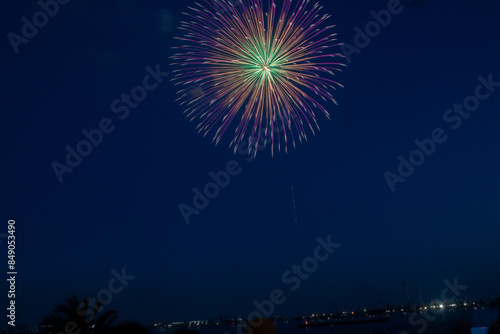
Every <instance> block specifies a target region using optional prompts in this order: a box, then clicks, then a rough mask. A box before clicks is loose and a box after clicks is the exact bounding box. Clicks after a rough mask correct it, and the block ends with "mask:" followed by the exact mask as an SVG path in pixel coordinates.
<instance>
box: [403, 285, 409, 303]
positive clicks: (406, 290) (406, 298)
mask: <svg viewBox="0 0 500 334" xmlns="http://www.w3.org/2000/svg"><path fill="white" fill-rule="evenodd" d="M402 285H403V294H404V296H405V306H408V305H409V304H410V296H409V294H408V287H407V286H406V282H403V283H402Z"/></svg>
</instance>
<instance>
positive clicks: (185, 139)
mask: <svg viewBox="0 0 500 334" xmlns="http://www.w3.org/2000/svg"><path fill="white" fill-rule="evenodd" d="M61 2H63V1H61ZM391 2H393V1H386V0H369V1H368V0H366V1H365V0H362V1H361V0H360V1H347V0H340V1H321V3H322V5H323V6H324V9H323V11H324V12H328V13H330V14H332V18H331V19H330V22H331V23H332V24H335V25H336V28H335V29H336V31H337V32H338V34H339V39H340V40H341V41H343V42H344V43H347V44H346V50H350V51H351V52H350V54H349V57H350V63H349V66H348V67H347V68H346V69H345V70H344V71H343V72H342V73H340V74H338V75H337V79H338V80H339V81H340V82H341V83H342V84H343V85H344V86H345V88H341V89H338V90H336V91H335V92H334V95H335V97H336V99H337V101H338V103H339V106H338V107H337V106H335V105H334V104H332V103H330V104H326V107H327V108H328V110H329V111H330V113H331V115H332V120H331V121H328V120H327V118H326V117H324V116H323V115H318V119H319V124H320V127H321V132H319V133H317V135H316V136H310V137H309V140H308V142H306V143H302V144H300V145H298V146H297V148H295V149H289V151H288V153H287V154H285V153H284V152H279V153H277V154H275V155H274V157H271V154H270V150H268V149H265V150H263V151H261V152H259V154H258V155H257V158H256V159H255V160H253V161H247V157H246V156H243V155H240V154H236V155H234V154H233V152H232V150H230V149H228V142H223V143H222V144H221V145H218V146H214V145H213V144H212V142H211V139H210V138H208V137H206V138H203V137H202V136H201V135H198V134H197V133H196V130H195V124H194V123H189V122H188V121H187V120H186V118H185V116H184V115H183V112H182V111H183V109H182V108H181V107H180V106H179V105H178V103H177V102H176V101H175V99H176V90H177V88H176V87H174V85H173V84H172V82H170V81H169V80H170V78H171V77H170V76H167V74H165V73H166V72H170V71H172V69H173V67H172V66H170V59H169V57H170V56H171V55H172V54H173V53H174V51H173V50H172V49H171V47H172V46H174V45H179V42H178V41H176V40H175V39H174V37H175V36H180V35H181V32H180V31H179V30H177V29H176V27H177V26H178V25H179V24H180V21H181V20H183V19H185V18H184V15H182V12H183V11H186V7H187V6H189V5H192V4H193V3H194V1H190V0H184V1H139V0H122V1H119V0H110V1H104V2H101V1H84V0H72V1H68V3H67V4H64V5H60V8H59V12H58V13H57V14H55V15H54V17H53V18H50V19H49V22H48V24H47V25H46V26H44V27H41V28H39V31H38V32H37V33H36V34H34V36H33V37H32V38H30V39H27V40H26V41H25V42H26V43H20V44H19V43H18V45H17V48H18V53H16V52H15V50H14V49H15V47H13V46H12V43H11V42H10V41H9V33H10V32H13V33H15V34H18V35H20V34H21V29H22V26H23V24H24V23H23V21H22V20H21V18H22V17H27V18H28V19H29V20H32V17H33V14H34V13H36V12H37V11H39V10H40V5H39V4H37V2H36V1H4V2H3V3H2V4H1V5H0V16H1V17H0V32H2V33H3V36H4V37H3V42H2V43H1V44H0V45H1V57H0V67H1V75H0V84H1V87H2V89H1V90H0V96H1V101H2V102H1V105H2V110H3V111H2V112H1V113H0V126H1V131H0V136H1V138H0V143H1V156H2V159H3V161H2V163H1V164H0V173H1V174H0V176H1V178H0V180H1V184H0V189H1V191H0V203H1V204H0V205H1V209H2V210H1V221H0V222H1V224H2V225H1V226H0V232H1V233H6V231H7V221H8V220H9V219H15V221H16V227H17V229H16V263H17V271H18V276H17V284H16V289H17V291H16V305H17V312H18V313H17V321H18V322H19V323H21V322H22V321H26V322H27V323H36V322H37V321H39V320H40V319H41V318H42V317H43V316H44V315H46V314H48V313H49V312H50V311H51V310H52V307H53V305H54V304H56V303H60V302H61V301H62V300H63V299H64V297H67V296H69V295H70V294H72V293H73V292H76V293H77V295H78V296H84V295H85V294H90V295H91V296H95V295H96V294H97V293H98V292H99V291H100V290H101V289H105V288H108V283H109V282H110V279H112V278H113V274H112V270H115V271H117V272H121V271H122V268H125V271H126V274H127V275H130V276H135V278H134V279H132V280H130V281H126V283H127V284H128V285H127V286H126V287H124V289H123V290H122V291H121V292H119V293H116V294H114V295H113V296H112V298H113V299H112V301H111V302H110V304H109V305H108V306H107V307H109V308H112V309H116V310H118V313H119V314H120V318H119V319H121V320H124V319H134V320H139V321H142V320H144V319H146V318H147V319H148V320H163V319H165V320H176V319H178V320H187V319H195V318H207V317H212V316H217V315H219V314H220V313H221V312H223V313H225V314H240V315H247V314H248V313H249V312H251V311H253V310H255V306H254V305H253V301H254V300H257V301H262V300H264V299H269V295H270V293H271V291H273V290H274V289H281V290H282V291H283V292H284V295H285V297H286V301H285V302H284V303H283V304H282V305H279V306H276V307H277V308H276V314H289V315H293V314H296V313H297V312H316V311H323V310H325V311H329V310H334V309H335V307H336V305H337V306H338V307H339V308H344V307H356V306H370V305H375V304H377V302H382V303H402V302H403V293H402V290H401V282H402V281H407V282H408V284H409V287H410V294H412V295H414V292H413V285H414V284H415V283H419V284H420V286H421V288H422V294H423V298H424V300H425V301H430V300H431V299H433V298H439V295H440V292H441V291H442V290H443V288H444V287H445V285H444V283H443V281H444V280H445V279H448V280H450V281H453V279H454V278H455V277H457V279H458V282H459V283H460V284H463V285H467V289H466V290H465V291H464V292H463V294H462V295H461V297H480V296H491V295H496V294H500V287H499V285H498V282H499V281H500V270H499V268H500V266H499V263H500V242H499V236H500V225H499V221H500V176H499V173H498V171H499V170H500V158H499V152H500V140H499V139H500V137H499V131H498V124H500V63H499V61H498V60H499V59H500V46H499V41H500V20H498V14H499V12H500V4H499V3H498V1H494V0H475V1H472V0H459V1H451V0H442V1H430V0H429V1H415V0H414V1H405V0H401V4H400V7H398V8H399V10H400V12H399V13H398V14H394V15H392V18H391V22H390V23H389V24H388V25H387V26H386V27H383V28H381V31H380V33H379V34H377V35H376V36H374V37H373V38H371V40H370V42H369V43H365V44H368V45H360V44H359V43H360V42H362V41H360V40H357V39H356V38H355V37H356V34H357V33H356V30H355V28H356V27H358V29H360V30H362V31H364V30H365V25H366V24H367V23H368V22H370V21H372V20H374V17H373V16H372V14H370V12H371V11H375V12H379V11H380V10H383V9H387V6H388V3H391ZM10 36H11V39H12V35H10ZM365 42H366V41H365ZM356 43H358V46H362V47H358V48H357V49H354V48H355V47H356ZM339 52H340V49H339ZM147 68H148V69H147ZM157 70H158V71H160V72H162V73H164V74H161V75H160V74H157V81H156V83H158V85H156V84H155V80H154V79H153V78H151V80H150V81H148V82H147V84H149V85H150V86H153V85H154V86H155V88H152V90H150V91H148V92H147V97H146V98H145V99H144V101H142V102H140V103H138V104H137V105H134V107H125V106H126V104H124V103H122V102H120V103H119V104H115V109H116V108H118V107H122V109H121V112H116V113H115V112H114V110H113V108H112V104H113V102H114V101H115V100H116V99H120V96H121V94H130V93H131V90H132V89H133V88H134V87H136V86H138V85H142V84H143V79H144V77H145V76H146V75H147V74H148V73H150V72H154V71H157ZM479 77H482V79H479ZM488 81H489V83H487V82H488ZM480 85H481V86H482V87H479V86H480ZM478 87H479V88H478ZM476 96H477V97H479V98H477V97H476ZM476 102H477V103H478V105H475V103H476ZM463 103H466V104H468V105H466V106H465V107H467V108H468V109H465V107H464V108H463V109H462V110H461V111H460V110H459V109H454V108H460V106H458V105H459V104H463ZM454 104H456V105H457V106H456V107H454ZM125 109H128V111H125ZM448 109H451V110H450V111H448ZM469 109H471V110H473V111H471V112H468V111H467V110H469ZM115 111H116V110H115ZM120 117H121V118H120ZM98 127H101V128H102V129H104V130H105V131H107V132H108V133H104V134H103V136H102V139H101V138H99V136H96V137H94V140H95V141H96V143H98V145H97V146H95V145H93V146H92V152H91V153H90V154H88V156H86V157H83V158H82V161H73V164H74V165H75V166H74V167H73V168H72V172H71V173H69V172H67V173H63V174H62V176H61V177H62V182H60V180H59V179H58V177H57V175H56V173H55V172H54V170H53V163H54V161H57V162H59V163H61V164H66V162H65V159H66V155H67V150H66V147H67V146H69V147H70V148H72V149H76V147H77V145H78V143H79V142H80V141H82V140H84V139H85V135H84V134H83V133H82V131H83V130H86V131H89V132H90V131H92V130H93V129H96V128H98ZM439 129H441V130H439ZM433 133H434V135H435V140H437V141H441V142H440V143H439V142H438V143H436V142H434V144H432V145H431V144H429V140H428V139H429V138H432V136H433ZM415 140H418V141H420V142H424V143H427V150H428V153H429V152H431V154H429V155H424V154H419V153H413V154H412V152H413V151H414V150H416V149H418V146H417V144H416V143H415ZM433 146H434V147H433ZM83 149H85V148H83ZM399 156H401V158H399ZM422 157H423V158H424V159H425V161H423V162H422V161H421V160H422ZM410 158H411V159H412V160H413V161H414V162H416V163H417V164H419V166H417V167H411V168H409V167H408V165H407V164H408V163H409V162H401V161H402V160H401V159H404V161H408V160H409V159H410ZM419 159H420V160H419ZM232 161H233V162H232ZM228 163H229V164H230V165H231V166H232V167H234V168H235V170H237V171H238V172H237V173H236V172H235V173H234V174H235V175H233V176H231V179H230V181H229V184H228V185H227V186H226V187H225V188H223V189H220V190H219V194H218V196H216V197H215V198H213V199H210V201H209V203H208V205H206V207H205V208H203V209H200V210H198V211H199V212H198V214H197V215H191V216H190V217H189V220H190V224H189V225H187V224H186V222H185V220H184V218H183V216H182V215H181V213H180V211H179V205H180V204H181V203H184V204H186V205H189V206H193V196H194V193H193V188H196V189H199V190H202V189H203V187H204V186H205V185H206V184H207V183H208V182H210V181H212V179H211V176H210V172H214V173H218V172H220V171H223V170H226V167H227V165H228ZM400 164H402V165H405V166H401V167H399V165H400ZM398 168H399V169H400V171H399V172H398ZM413 169H414V170H413ZM387 172H390V173H392V174H390V175H391V176H390V179H391V180H392V181H390V182H392V183H393V189H392V190H394V191H392V190H391V186H390V185H389V184H388V182H387V180H386V177H387V175H389V173H387ZM401 173H402V174H404V175H401ZM405 173H406V174H405ZM384 175H385V176H384ZM403 180H404V182H400V181H403ZM390 182H389V183H390ZM292 186H293V189H294V194H295V204H296V210H295V213H294V208H293V203H292V198H293V197H292ZM295 217H296V218H297V223H296V222H295ZM328 236H330V238H331V240H332V242H335V243H338V244H340V246H339V247H338V248H336V249H335V251H334V252H333V254H331V255H330V256H329V257H328V259H327V260H325V261H323V262H319V263H318V268H317V270H313V271H312V272H311V273H310V274H309V277H308V278H307V279H302V280H301V281H300V287H298V288H297V289H296V290H295V291H292V290H291V289H290V288H291V287H292V286H294V284H293V283H287V282H286V280H283V279H282V275H283V274H284V273H285V272H286V271H287V270H291V268H292V266H293V265H301V264H302V263H303V260H304V259H306V258H307V257H310V256H313V254H314V252H315V249H316V247H317V246H318V241H317V238H322V239H323V240H327V238H328ZM6 245H7V242H6V239H5V238H4V239H2V244H1V249H2V252H3V253H2V254H5V256H3V255H2V256H3V258H4V259H5V265H6V263H7V258H6V254H7V246H6ZM325 254H326V253H325ZM322 255H324V254H323V253H322ZM5 272H6V271H5ZM292 276H297V275H296V274H293V273H292V274H290V275H289V276H288V278H289V279H290V278H291V277H292ZM3 288H4V290H5V293H6V292H7V284H6V283H4V285H3ZM7 303H8V301H7V298H6V297H4V304H5V305H7ZM5 307H6V306H5ZM127 317H128V318H127Z"/></svg>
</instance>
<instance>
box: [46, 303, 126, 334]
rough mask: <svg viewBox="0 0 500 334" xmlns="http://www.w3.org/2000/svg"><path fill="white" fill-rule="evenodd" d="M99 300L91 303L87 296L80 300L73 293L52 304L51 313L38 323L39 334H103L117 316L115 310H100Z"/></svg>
mask: <svg viewBox="0 0 500 334" xmlns="http://www.w3.org/2000/svg"><path fill="white" fill-rule="evenodd" d="M101 306H102V302H101V301H99V300H98V301H97V302H96V303H95V306H94V305H91V299H90V297H89V296H85V297H84V298H83V299H82V300H80V299H78V298H77V296H76V294H75V293H73V295H71V296H70V297H68V298H65V299H64V303H61V304H57V305H55V306H54V309H53V310H52V313H50V314H49V315H47V316H45V317H44V318H43V319H42V322H41V324H40V334H44V333H52V334H56V333H72V334H104V333H107V332H108V330H109V328H110V326H111V324H112V323H113V321H115V320H116V318H118V314H117V313H116V310H100V309H101Z"/></svg>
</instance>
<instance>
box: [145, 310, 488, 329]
mask: <svg viewBox="0 0 500 334" xmlns="http://www.w3.org/2000/svg"><path fill="white" fill-rule="evenodd" d="M496 316H497V312H496V310H494V309H477V310H469V311H458V312H448V313H447V312H442V313H441V314H438V315H435V316H431V315H430V314H428V315H427V317H426V316H424V315H418V316H417V315H414V316H413V317H412V318H411V320H410V317H409V316H407V315H406V316H404V315H403V314H396V315H393V316H392V317H391V318H390V320H389V321H387V322H379V323H367V324H353V325H340V326H329V327H314V328H298V326H297V325H296V324H295V325H291V324H288V325H282V324H279V323H278V324H277V326H276V334H413V333H415V334H445V333H454V332H455V330H456V329H457V326H458V325H459V324H460V323H461V322H464V321H466V322H470V323H471V324H472V329H471V334H487V333H488V328H489V326H490V325H491V324H492V323H494V322H495V321H497V319H496ZM196 330H197V331H198V333H200V334H237V329H236V328H235V327H208V328H198V329H196ZM174 332H175V329H168V330H166V331H163V332H160V333H163V334H173V333H174ZM154 334H157V333H154Z"/></svg>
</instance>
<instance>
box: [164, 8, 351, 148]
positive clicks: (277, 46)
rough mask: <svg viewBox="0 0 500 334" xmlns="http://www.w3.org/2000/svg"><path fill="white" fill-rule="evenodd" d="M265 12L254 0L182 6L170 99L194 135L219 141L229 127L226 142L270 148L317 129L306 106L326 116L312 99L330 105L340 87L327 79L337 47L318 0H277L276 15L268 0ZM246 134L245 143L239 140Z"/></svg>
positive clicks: (335, 64)
mask: <svg viewBox="0 0 500 334" xmlns="http://www.w3.org/2000/svg"><path fill="white" fill-rule="evenodd" d="M269 1H270V4H269V7H268V9H267V11H265V10H264V9H263V4H262V0H237V1H234V0H233V1H231V0H206V4H205V5H202V4H199V3H197V4H196V5H197V6H196V7H188V8H189V9H190V10H191V13H184V14H186V15H188V16H189V18H190V20H189V21H184V22H181V26H180V29H182V30H184V31H186V34H185V35H184V37H179V38H178V39H180V40H182V41H183V42H184V44H183V45H182V46H180V47H178V48H177V49H179V50H180V52H179V53H176V54H175V55H173V56H172V57H171V58H173V59H174V63H173V65H176V66H178V69H176V70H174V71H173V72H174V77H173V79H172V80H173V81H176V83H175V84H176V85H181V86H182V87H183V88H182V89H181V90H180V91H179V92H178V94H180V96H179V98H178V100H182V103H181V105H183V106H185V108H186V110H185V113H186V115H187V117H188V119H189V120H190V121H192V120H197V121H198V122H199V124H198V126H197V129H198V132H199V133H202V134H203V136H206V135H207V134H209V133H213V136H214V137H213V141H215V143H216V144H217V143H219V141H220V140H221V138H222V136H223V135H224V134H225V133H226V132H228V130H229V129H231V130H230V131H232V129H234V137H233V139H232V141H231V142H230V144H229V146H230V147H233V148H234V151H235V152H236V150H238V147H240V146H243V145H248V152H249V154H251V153H253V154H256V152H257V145H258V144H259V142H261V143H264V146H265V145H266V144H270V146H271V152H273V151H274V147H275V146H277V148H278V150H280V149H281V147H284V149H285V151H286V150H287V143H288V142H290V141H291V143H292V144H293V146H294V147H295V144H296V139H298V140H299V141H300V142H302V140H303V139H304V140H307V134H306V129H307V128H309V129H310V130H311V132H312V133H313V134H314V130H315V129H319V125H318V122H317V120H316V114H315V113H314V110H320V111H321V112H322V113H323V114H325V115H326V116H327V117H328V118H330V115H329V113H328V111H327V110H326V109H325V108H324V107H323V106H322V105H321V104H320V103H319V102H317V99H319V98H321V99H322V100H324V101H327V100H330V101H333V102H334V103H335V104H336V101H335V99H334V98H333V96H332V95H331V93H330V91H331V90H332V89H335V87H337V86H341V85H340V84H339V83H338V82H336V81H334V80H333V79H332V78H331V77H332V75H334V72H335V71H339V70H340V67H341V66H344V64H343V63H341V62H336V61H337V60H338V58H339V57H342V55H341V54H339V53H331V49H332V48H333V47H335V46H337V45H339V44H338V43H336V39H335V36H336V34H335V33H330V32H329V31H330V29H332V28H333V27H334V26H326V25H324V23H325V21H326V20H327V19H328V18H329V17H330V15H328V14H322V15H320V11H321V8H322V7H320V5H319V4H318V3H316V4H315V5H314V6H311V8H308V5H309V0H299V1H298V3H297V4H296V5H295V8H294V9H293V10H292V0H283V2H284V3H283V6H282V8H281V11H280V12H279V14H278V13H277V9H276V4H275V1H274V0H269ZM247 140H248V142H247Z"/></svg>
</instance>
